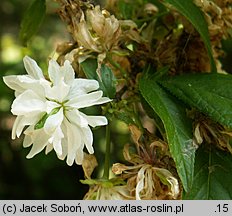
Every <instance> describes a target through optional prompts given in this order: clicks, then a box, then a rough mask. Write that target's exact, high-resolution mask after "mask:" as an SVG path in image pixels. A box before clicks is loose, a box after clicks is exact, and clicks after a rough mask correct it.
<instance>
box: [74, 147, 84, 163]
mask: <svg viewBox="0 0 232 216" xmlns="http://www.w3.org/2000/svg"><path fill="white" fill-rule="evenodd" d="M83 148H84V144H83V143H81V147H80V148H79V149H77V154H76V158H75V162H76V164H77V165H81V164H82V162H83V159H84V152H83Z"/></svg>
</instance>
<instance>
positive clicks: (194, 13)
mask: <svg viewBox="0 0 232 216" xmlns="http://www.w3.org/2000/svg"><path fill="white" fill-rule="evenodd" d="M165 2H167V3H169V4H171V5H173V6H174V7H175V8H176V9H177V10H178V11H179V12H180V13H181V14H182V15H184V16H185V17H186V18H187V19H188V20H189V21H190V22H191V23H192V25H193V26H194V27H195V28H196V30H197V31H198V32H199V34H200V35H201V37H202V40H203V41H204V43H205V46H206V49H207V51H208V55H209V59H210V64H211V71H212V72H216V71H217V68H216V65H215V62H214V58H213V54H212V49H211V43H210V37H209V31H208V25H207V23H206V21H205V18H204V15H203V13H202V12H201V10H200V9H199V8H198V7H197V6H196V5H195V4H194V3H193V1H192V0H165Z"/></svg>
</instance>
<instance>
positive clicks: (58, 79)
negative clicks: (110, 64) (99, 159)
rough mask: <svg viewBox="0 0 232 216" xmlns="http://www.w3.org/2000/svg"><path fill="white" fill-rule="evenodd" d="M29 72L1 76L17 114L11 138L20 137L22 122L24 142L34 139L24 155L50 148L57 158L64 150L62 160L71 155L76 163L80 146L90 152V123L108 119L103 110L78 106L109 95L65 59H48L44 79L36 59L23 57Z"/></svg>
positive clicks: (103, 100)
mask: <svg viewBox="0 0 232 216" xmlns="http://www.w3.org/2000/svg"><path fill="white" fill-rule="evenodd" d="M24 66H25V69H26V71H27V73H28V75H11V76H6V77H4V78H3V79H4V82H5V83H6V84H7V85H8V87H10V88H11V89H13V90H15V96H16V99H15V100H14V102H13V104H12V109H11V112H12V113H13V114H14V115H16V116H17V117H16V120H15V123H14V126H13V129H12V138H13V139H15V138H16V137H19V136H20V135H21V134H22V132H23V130H24V128H25V127H27V128H26V129H25V130H24V134H25V138H24V142H23V146H24V147H28V146H30V145H32V144H33V146H32V148H31V151H30V152H29V154H28V155H27V158H32V157H33V156H34V155H36V154H38V153H39V152H41V151H42V150H43V149H44V148H45V147H46V153H48V152H50V151H51V150H52V149H54V150H55V152H56V154H57V156H58V158H59V159H62V160H63V159H64V158H65V157H66V156H67V164H68V165H70V166H71V165H72V164H73V162H74V160H75V162H76V163H77V164H81V163H82V160H83V155H84V153H83V149H84V147H86V148H87V150H88V152H89V153H90V154H93V153H94V149H93V146H92V145H93V134H92V131H91V129H90V127H89V126H91V127H95V126H102V125H107V123H108V122H107V119H106V117H104V116H87V115H85V114H84V113H83V112H81V111H80V110H79V109H81V108H85V107H90V106H93V105H99V104H103V103H107V102H109V101H110V99H109V98H107V97H103V92H102V91H100V90H98V91H96V90H97V89H98V88H99V83H98V82H97V81H96V80H89V79H81V78H75V73H74V70H73V68H72V66H71V63H70V62H69V61H65V62H64V65H63V66H60V65H59V64H58V63H57V62H56V61H55V60H50V61H49V67H48V76H49V79H45V77H44V75H43V72H42V70H41V69H40V67H39V66H38V65H37V63H36V62H35V61H34V60H33V59H31V58H29V57H28V56H26V57H24Z"/></svg>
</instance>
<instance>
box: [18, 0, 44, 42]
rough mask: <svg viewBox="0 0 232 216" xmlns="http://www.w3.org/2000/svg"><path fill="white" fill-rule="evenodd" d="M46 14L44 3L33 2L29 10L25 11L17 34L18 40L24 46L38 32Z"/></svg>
mask: <svg viewBox="0 0 232 216" xmlns="http://www.w3.org/2000/svg"><path fill="white" fill-rule="evenodd" d="M45 13H46V1H45V0H34V1H33V2H32V4H31V5H30V6H29V8H28V9H27V10H26V12H25V14H24V17H23V20H22V22H21V29H20V33H19V37H20V40H21V41H22V43H23V45H24V46H26V45H27V42H28V41H29V40H30V39H31V38H32V37H33V36H34V34H36V32H37V31H38V29H39V27H40V25H41V23H42V21H43V19H44V16H45Z"/></svg>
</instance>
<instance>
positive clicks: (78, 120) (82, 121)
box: [66, 110, 88, 127]
mask: <svg viewBox="0 0 232 216" xmlns="http://www.w3.org/2000/svg"><path fill="white" fill-rule="evenodd" d="M81 114H82V113H81V112H79V111H78V110H69V111H66V117H67V119H68V120H69V121H70V122H71V123H73V124H76V125H78V126H80V127H87V126H88V121H87V120H86V118H85V116H83V115H81Z"/></svg>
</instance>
